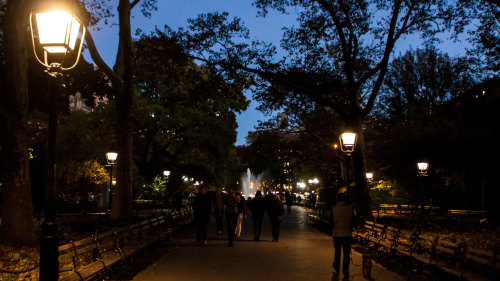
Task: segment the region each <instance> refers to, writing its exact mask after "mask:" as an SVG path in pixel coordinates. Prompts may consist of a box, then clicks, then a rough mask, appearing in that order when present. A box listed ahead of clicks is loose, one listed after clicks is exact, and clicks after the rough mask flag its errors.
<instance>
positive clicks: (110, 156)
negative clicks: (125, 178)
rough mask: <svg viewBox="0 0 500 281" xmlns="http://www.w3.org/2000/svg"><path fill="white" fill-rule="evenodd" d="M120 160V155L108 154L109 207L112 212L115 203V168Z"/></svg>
mask: <svg viewBox="0 0 500 281" xmlns="http://www.w3.org/2000/svg"><path fill="white" fill-rule="evenodd" d="M117 158H118V153H116V152H108V153H106V161H107V163H108V166H109V191H108V207H109V210H111V206H112V202H113V186H114V184H113V166H114V165H115V164H116V159H117Z"/></svg>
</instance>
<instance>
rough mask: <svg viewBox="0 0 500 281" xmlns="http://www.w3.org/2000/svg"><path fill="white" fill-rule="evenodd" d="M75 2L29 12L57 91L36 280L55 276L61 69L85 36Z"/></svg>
mask: <svg viewBox="0 0 500 281" xmlns="http://www.w3.org/2000/svg"><path fill="white" fill-rule="evenodd" d="M75 5H76V3H74V2H72V1H62V0H45V1H43V0H42V1H36V2H35V4H33V6H32V10H31V13H30V16H29V21H30V22H29V24H30V32H31V39H32V44H33V52H34V55H35V58H36V59H37V61H38V62H39V63H40V64H42V65H43V66H45V68H46V69H47V73H48V74H49V75H50V76H51V77H53V78H54V79H55V81H56V83H57V84H58V86H59V87H58V88H59V89H58V91H51V94H50V109H49V130H48V131H49V133H48V137H47V139H48V144H47V152H48V155H47V167H48V171H47V183H46V187H45V218H44V221H43V223H42V225H41V236H40V280H57V279H58V278H59V263H58V254H59V253H58V246H59V240H58V226H57V223H56V220H55V217H56V210H55V207H54V200H55V193H56V181H55V174H56V165H55V155H56V134H57V114H58V100H59V98H60V97H61V95H62V93H61V92H62V89H63V82H64V81H63V74H62V71H65V70H69V69H72V68H73V67H75V66H76V64H77V63H78V60H79V58H80V54H81V49H82V45H83V40H84V37H85V24H84V23H83V22H82V17H78V16H77V15H76V13H77V11H78V9H77V8H76V7H75Z"/></svg>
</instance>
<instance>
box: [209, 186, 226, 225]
mask: <svg viewBox="0 0 500 281" xmlns="http://www.w3.org/2000/svg"><path fill="white" fill-rule="evenodd" d="M212 204H213V207H214V216H215V224H216V228H217V234H222V216H223V213H224V202H223V200H222V187H220V186H217V187H216V189H215V194H214V198H213V202H212Z"/></svg>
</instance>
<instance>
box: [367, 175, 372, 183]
mask: <svg viewBox="0 0 500 281" xmlns="http://www.w3.org/2000/svg"><path fill="white" fill-rule="evenodd" d="M366 180H367V181H368V182H372V181H373V173H366Z"/></svg>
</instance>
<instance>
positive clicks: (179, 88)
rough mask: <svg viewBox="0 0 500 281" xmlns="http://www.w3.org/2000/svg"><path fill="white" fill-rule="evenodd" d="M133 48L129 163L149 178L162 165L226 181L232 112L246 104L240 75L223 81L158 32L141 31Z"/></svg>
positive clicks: (199, 177)
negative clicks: (133, 97) (133, 95)
mask: <svg viewBox="0 0 500 281" xmlns="http://www.w3.org/2000/svg"><path fill="white" fill-rule="evenodd" d="M134 47H135V49H136V51H137V56H136V58H137V64H136V69H137V72H136V75H135V76H134V78H135V82H136V83H137V89H138V90H139V95H138V96H137V97H136V103H135V104H134V106H133V109H132V114H133V116H134V120H136V121H135V122H134V123H133V128H134V147H135V151H136V153H135V155H136V157H134V161H135V163H136V166H137V167H138V169H139V171H140V173H141V174H142V175H144V176H146V179H147V180H148V181H151V180H152V179H153V178H154V177H155V176H156V175H157V174H158V173H159V172H161V170H160V171H159V169H162V168H165V167H168V168H169V169H170V170H171V171H172V174H171V176H170V177H175V174H181V173H184V174H188V175H189V176H190V177H194V178H196V179H197V180H203V181H205V182H207V183H218V184H221V185H222V184H227V183H230V182H232V180H233V179H232V174H233V172H232V169H234V166H235V165H236V164H237V162H238V161H237V158H236V153H235V148H234V143H235V141H236V128H237V123H236V113H239V112H241V111H242V110H244V109H245V108H246V107H247V106H248V101H247V100H246V98H245V96H244V95H243V92H242V91H243V90H244V89H245V88H247V87H248V85H249V84H248V81H247V79H246V77H243V76H242V77H240V78H238V79H235V80H233V81H226V80H224V77H222V76H221V75H219V74H218V73H217V72H215V71H214V69H213V68H207V67H199V66H198V65H196V64H195V63H194V62H193V60H192V59H188V58H187V56H186V55H185V53H184V50H183V47H182V46H181V45H180V44H178V43H177V42H176V41H175V39H173V38H170V37H168V36H167V35H166V33H164V32H161V31H156V32H155V33H153V34H151V35H142V36H141V38H140V40H138V41H137V42H135V44H134ZM171 185H172V184H170V186H171Z"/></svg>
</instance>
